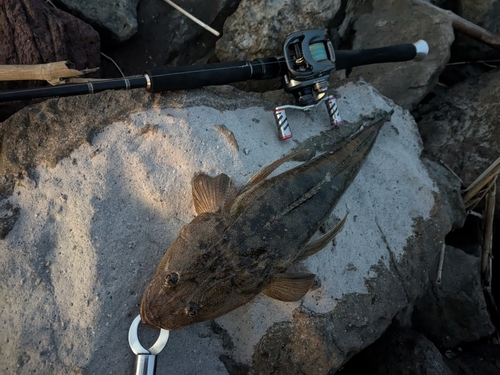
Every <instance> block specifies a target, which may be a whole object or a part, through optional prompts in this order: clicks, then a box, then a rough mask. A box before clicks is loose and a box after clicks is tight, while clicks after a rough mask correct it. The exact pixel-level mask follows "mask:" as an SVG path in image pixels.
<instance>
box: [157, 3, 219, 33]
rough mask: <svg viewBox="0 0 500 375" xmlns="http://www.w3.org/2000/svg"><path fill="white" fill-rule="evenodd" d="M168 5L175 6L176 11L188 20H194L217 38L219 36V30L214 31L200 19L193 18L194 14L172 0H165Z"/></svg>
mask: <svg viewBox="0 0 500 375" xmlns="http://www.w3.org/2000/svg"><path fill="white" fill-rule="evenodd" d="M164 1H165V2H166V3H167V4H170V5H171V6H173V7H174V8H175V9H177V10H178V11H179V12H181V13H182V14H184V15H185V16H186V17H187V18H189V19H191V20H193V21H194V22H196V23H197V24H198V25H200V26H201V27H203V28H205V29H206V30H208V31H210V32H211V33H212V34H214V35H215V36H219V35H220V33H219V32H218V31H217V30H214V29H212V28H211V27H210V26H208V25H207V24H206V23H204V22H201V21H200V20H199V19H198V18H196V17H195V16H193V15H192V14H190V13H188V12H186V11H185V10H184V9H182V8H181V7H180V6H178V5H177V4H174V3H173V2H171V1H170V0H164Z"/></svg>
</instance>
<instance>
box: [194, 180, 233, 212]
mask: <svg viewBox="0 0 500 375" xmlns="http://www.w3.org/2000/svg"><path fill="white" fill-rule="evenodd" d="M191 187H192V193H193V203H194V208H195V210H196V213H197V214H198V215H199V214H201V213H203V212H219V211H221V210H223V209H224V207H225V206H226V204H227V203H229V202H231V201H232V200H233V199H234V198H235V196H236V194H237V190H236V188H235V187H234V185H233V181H232V180H231V179H230V178H229V177H228V176H227V175H226V174H224V173H222V174H220V175H218V176H215V177H210V176H208V175H206V174H199V175H197V176H196V177H195V178H194V179H193V181H192V183H191Z"/></svg>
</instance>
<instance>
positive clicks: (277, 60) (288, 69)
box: [0, 30, 429, 140]
mask: <svg viewBox="0 0 500 375" xmlns="http://www.w3.org/2000/svg"><path fill="white" fill-rule="evenodd" d="M428 51H429V46H428V45H427V42H425V41H424V40H419V41H418V42H416V43H413V44H401V45H395V46H389V47H382V48H374V49H366V50H337V51H335V50H334V49H333V45H332V43H331V41H330V39H329V38H328V34H327V33H326V32H325V31H324V30H301V31H296V32H294V33H291V34H289V35H288V36H287V37H286V39H285V41H284V43H283V56H282V57H266V58H260V59H255V60H252V61H236V62H221V63H214V64H204V65H191V66H181V67H166V66H163V67H156V68H152V69H149V70H147V71H146V72H145V73H144V74H143V75H142V76H131V77H124V78H116V79H107V80H102V81H92V82H86V83H75V84H67V85H61V86H52V87H41V88H34V89H27V90H14V91H4V92H0V103H5V102H10V101H18V100H28V99H38V98H47V97H56V96H73V95H85V94H95V93H98V92H102V91H106V90H129V89H138V88H145V89H146V91H148V92H150V93H159V92H164V91H175V90H189V89H196V88H201V87H204V86H210V85H226V84H230V83H236V82H242V81H247V80H251V79H254V80H263V79H271V78H277V77H283V88H284V90H285V91H286V92H288V93H291V94H293V95H294V97H295V102H296V105H295V106H292V105H286V106H280V107H276V109H275V112H274V116H275V119H276V122H277V125H278V132H279V138H280V139H281V140H283V139H288V138H291V136H292V134H291V131H290V128H289V125H288V120H287V119H286V114H285V109H300V110H309V109H311V108H313V107H315V106H316V105H318V104H319V103H320V102H323V101H324V102H325V103H326V106H327V110H328V114H329V116H330V120H331V123H332V125H338V124H339V123H340V122H341V121H342V120H341V118H340V115H339V114H338V109H337V107H336V103H335V99H334V98H333V96H328V95H326V91H327V89H328V78H329V75H330V73H331V72H333V71H335V70H343V69H349V68H354V67H356V66H361V65H370V64H378V63H388V62H402V61H409V60H413V59H416V60H422V59H423V58H424V57H425V56H427V54H428Z"/></svg>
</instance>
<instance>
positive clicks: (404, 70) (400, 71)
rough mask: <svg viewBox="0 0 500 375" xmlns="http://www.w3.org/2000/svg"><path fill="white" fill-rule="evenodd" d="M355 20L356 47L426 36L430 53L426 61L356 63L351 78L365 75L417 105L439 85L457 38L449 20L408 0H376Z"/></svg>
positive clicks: (399, 98)
mask: <svg viewBox="0 0 500 375" xmlns="http://www.w3.org/2000/svg"><path fill="white" fill-rule="evenodd" d="M364 10H365V9H364V8H362V9H360V10H359V12H360V13H361V12H363V13H362V14H361V15H360V16H359V18H358V19H357V20H356V21H355V22H354V26H353V28H354V30H355V32H356V33H355V35H354V41H353V49H367V48H377V47H384V46H390V45H396V44H404V43H414V42H416V41H417V40H419V39H424V40H426V41H427V43H428V44H429V55H428V56H427V57H426V58H425V59H424V60H423V61H420V62H418V61H411V62H398V63H387V64H376V65H367V66H361V67H356V68H354V69H353V71H352V73H351V75H350V79H354V80H357V79H359V78H360V77H362V78H363V79H364V80H365V81H367V82H369V83H370V84H372V85H373V86H375V87H376V88H377V89H378V90H379V91H380V92H381V93H382V94H383V95H385V96H387V97H389V98H391V99H392V100H394V101H395V102H396V103H397V104H399V105H400V106H402V107H404V108H412V107H415V106H416V105H417V104H418V103H419V102H420V101H421V100H422V99H423V98H424V96H425V95H426V94H427V93H428V92H429V91H430V90H431V89H432V88H433V87H434V86H435V85H436V83H437V80H438V76H439V74H440V73H441V72H442V71H443V69H444V68H445V65H446V63H447V62H448V60H449V58H450V46H451V44H452V42H453V40H454V34H453V29H452V26H451V22H450V20H449V19H448V18H447V17H445V16H444V15H442V14H439V13H437V12H436V11H434V10H433V9H431V8H428V7H425V6H415V5H411V4H410V2H407V1H394V0H374V1H373V3H372V7H371V8H369V9H367V10H366V13H364Z"/></svg>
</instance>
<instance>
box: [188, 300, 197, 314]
mask: <svg viewBox="0 0 500 375" xmlns="http://www.w3.org/2000/svg"><path fill="white" fill-rule="evenodd" d="M199 309H200V305H198V304H197V303H196V302H189V306H188V307H186V314H187V315H189V316H195V315H196V314H197V313H198V310H199Z"/></svg>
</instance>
